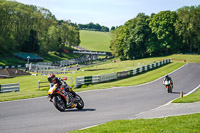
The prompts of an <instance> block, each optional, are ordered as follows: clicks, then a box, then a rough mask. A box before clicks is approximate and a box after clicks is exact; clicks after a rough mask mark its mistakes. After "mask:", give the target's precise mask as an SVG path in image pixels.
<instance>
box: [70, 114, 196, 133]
mask: <svg viewBox="0 0 200 133" xmlns="http://www.w3.org/2000/svg"><path fill="white" fill-rule="evenodd" d="M199 125H200V113H197V114H190V115H182V116H171V117H165V118H155V119H136V120H115V121H111V122H107V123H105V124H101V125H99V126H95V127H92V128H89V129H84V130H76V131H72V132H70V133H160V132H163V133H199V132H200V128H199Z"/></svg>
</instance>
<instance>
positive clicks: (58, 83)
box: [47, 74, 76, 102]
mask: <svg viewBox="0 0 200 133" xmlns="http://www.w3.org/2000/svg"><path fill="white" fill-rule="evenodd" d="M47 79H48V81H49V83H50V84H56V90H57V89H60V88H61V87H64V88H65V91H66V92H71V94H72V95H73V97H74V98H75V97H76V93H75V92H74V91H73V90H72V88H71V87H70V86H68V84H67V83H66V82H65V81H63V80H62V79H61V78H57V77H56V76H55V75H54V74H50V75H49V76H48V78H47ZM50 101H51V102H52V99H51V98H50Z"/></svg>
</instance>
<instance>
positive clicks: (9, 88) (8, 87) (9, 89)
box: [0, 83, 20, 93]
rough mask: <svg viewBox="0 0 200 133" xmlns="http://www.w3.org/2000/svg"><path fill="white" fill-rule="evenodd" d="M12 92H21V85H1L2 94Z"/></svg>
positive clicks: (0, 91)
mask: <svg viewBox="0 0 200 133" xmlns="http://www.w3.org/2000/svg"><path fill="white" fill-rule="evenodd" d="M12 91H15V92H17V91H20V85H19V83H13V84H1V85H0V93H4V92H12Z"/></svg>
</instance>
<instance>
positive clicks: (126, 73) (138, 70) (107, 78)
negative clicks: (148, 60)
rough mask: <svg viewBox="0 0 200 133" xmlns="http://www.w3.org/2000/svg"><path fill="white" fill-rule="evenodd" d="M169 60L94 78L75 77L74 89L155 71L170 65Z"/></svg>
mask: <svg viewBox="0 0 200 133" xmlns="http://www.w3.org/2000/svg"><path fill="white" fill-rule="evenodd" d="M170 61H171V59H166V60H163V61H159V62H156V63H152V64H148V65H146V66H141V67H139V68H136V69H133V70H128V71H121V72H117V73H111V74H105V75H95V76H86V77H77V78H76V84H75V87H76V88H78V87H80V86H81V85H84V84H85V85H88V84H95V83H101V82H106V81H110V80H116V79H121V78H126V77H129V76H134V75H137V74H140V73H143V72H146V71H149V70H152V69H156V68H158V67H160V66H163V65H165V64H168V63H170Z"/></svg>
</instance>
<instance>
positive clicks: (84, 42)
mask: <svg viewBox="0 0 200 133" xmlns="http://www.w3.org/2000/svg"><path fill="white" fill-rule="evenodd" d="M110 39H111V38H110V33H109V32H99V31H88V30H80V40H81V43H80V47H83V48H85V49H87V50H91V51H106V52H110V48H109V46H110Z"/></svg>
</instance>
